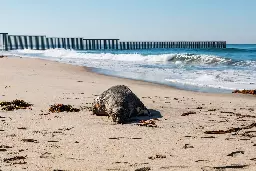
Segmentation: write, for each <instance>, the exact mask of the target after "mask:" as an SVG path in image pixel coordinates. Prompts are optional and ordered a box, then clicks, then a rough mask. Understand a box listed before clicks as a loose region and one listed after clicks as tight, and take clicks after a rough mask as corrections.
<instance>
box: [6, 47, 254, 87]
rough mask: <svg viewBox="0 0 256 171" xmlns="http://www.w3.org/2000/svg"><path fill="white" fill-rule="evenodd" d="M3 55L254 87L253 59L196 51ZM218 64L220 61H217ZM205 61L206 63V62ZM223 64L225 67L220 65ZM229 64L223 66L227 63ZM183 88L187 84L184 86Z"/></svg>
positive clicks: (150, 77) (161, 79)
mask: <svg viewBox="0 0 256 171" xmlns="http://www.w3.org/2000/svg"><path fill="white" fill-rule="evenodd" d="M5 53H6V55H12V56H22V57H31V58H43V59H47V60H54V61H59V62H63V63H69V64H73V65H80V66H87V67H93V68H98V69H99V70H101V71H103V73H105V74H106V73H108V72H109V73H110V75H115V76H121V77H126V78H132V79H139V80H145V81H152V82H158V83H163V84H166V83H167V84H168V85H169V84H170V85H173V86H175V85H176V84H177V85H181V84H183V85H185V86H186V85H189V86H196V87H207V88H217V89H226V90H233V89H243V88H245V89H253V88H255V85H256V79H255V78H256V75H255V74H256V72H255V71H256V67H255V66H256V61H250V60H234V59H230V58H224V57H221V56H214V55H206V54H196V52H195V53H169V54H158V55H157V54H154V55H153V54H146V55H145V54H139V53H123V54H118V52H116V53H117V54H114V53H103V52H102V53H95V52H91V51H88V52H86V51H73V50H64V49H49V50H42V51H40V50H28V49H26V50H15V51H9V52H5ZM219 64H220V65H219ZM205 65H206V66H205ZM222 65H224V67H223V66H222ZM227 65H228V66H229V67H226V66H227ZM185 89H186V88H185Z"/></svg>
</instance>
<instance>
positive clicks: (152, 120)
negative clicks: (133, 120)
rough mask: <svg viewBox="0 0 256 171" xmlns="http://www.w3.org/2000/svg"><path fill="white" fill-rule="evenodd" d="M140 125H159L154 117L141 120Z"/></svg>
mask: <svg viewBox="0 0 256 171" xmlns="http://www.w3.org/2000/svg"><path fill="white" fill-rule="evenodd" d="M138 125H139V126H146V127H157V125H156V122H155V121H154V119H150V120H141V121H140V123H138Z"/></svg>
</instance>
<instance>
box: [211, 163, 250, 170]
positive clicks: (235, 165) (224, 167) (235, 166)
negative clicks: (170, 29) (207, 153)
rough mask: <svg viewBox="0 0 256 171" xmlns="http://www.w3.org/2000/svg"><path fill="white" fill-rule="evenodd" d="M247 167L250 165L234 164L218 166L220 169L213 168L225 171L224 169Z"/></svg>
mask: <svg viewBox="0 0 256 171" xmlns="http://www.w3.org/2000/svg"><path fill="white" fill-rule="evenodd" d="M245 167H248V165H240V164H234V165H229V166H218V167H213V168H214V169H219V170H224V169H242V168H245Z"/></svg>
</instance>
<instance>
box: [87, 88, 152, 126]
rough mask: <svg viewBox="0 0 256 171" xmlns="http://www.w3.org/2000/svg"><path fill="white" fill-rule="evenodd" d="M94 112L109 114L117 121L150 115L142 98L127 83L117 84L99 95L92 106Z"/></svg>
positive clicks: (99, 114) (103, 114) (125, 121)
mask: <svg viewBox="0 0 256 171" xmlns="http://www.w3.org/2000/svg"><path fill="white" fill-rule="evenodd" d="M92 108H93V110H92V112H93V114H95V115H97V116H109V117H111V118H112V120H113V121H114V122H116V123H127V122H129V120H130V118H132V117H136V116H141V115H150V112H149V111H148V109H147V108H146V107H145V105H144V104H143V103H142V102H141V101H140V99H139V98H138V97H137V96H136V95H135V94H134V93H133V92H132V91H131V90H130V89H129V88H128V87H127V86H125V85H117V86H113V87H111V88H109V89H108V90H106V91H104V92H103V93H102V94H101V95H100V96H98V97H97V98H96V99H95V100H94V103H93V106H92Z"/></svg>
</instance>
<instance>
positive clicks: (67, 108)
mask: <svg viewBox="0 0 256 171" xmlns="http://www.w3.org/2000/svg"><path fill="white" fill-rule="evenodd" d="M79 111H80V109H78V108H74V107H72V106H71V105H64V104H54V105H51V107H50V109H49V112H52V113H59V112H79Z"/></svg>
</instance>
